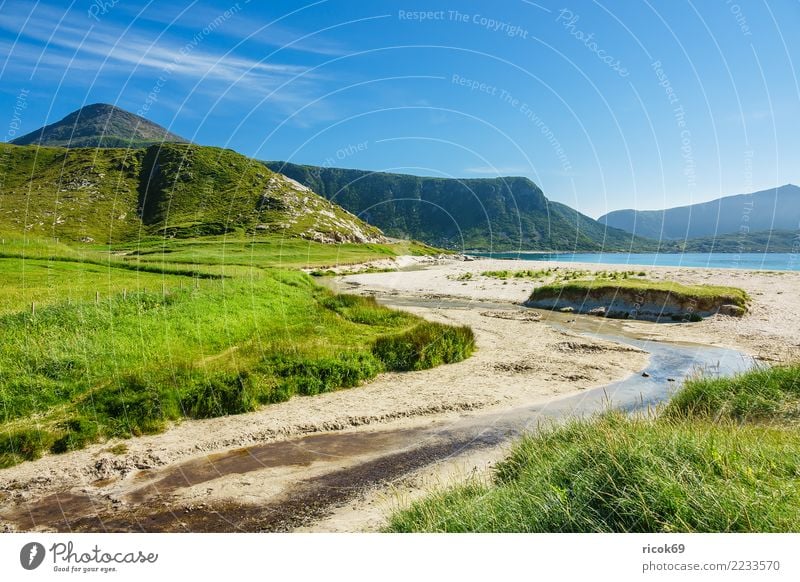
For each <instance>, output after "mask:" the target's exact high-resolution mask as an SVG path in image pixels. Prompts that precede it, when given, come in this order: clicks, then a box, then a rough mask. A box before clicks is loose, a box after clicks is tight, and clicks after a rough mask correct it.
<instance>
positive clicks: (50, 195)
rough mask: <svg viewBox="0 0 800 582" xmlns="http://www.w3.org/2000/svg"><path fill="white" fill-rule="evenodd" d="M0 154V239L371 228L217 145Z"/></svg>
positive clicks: (348, 236)
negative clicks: (0, 199) (0, 193)
mask: <svg viewBox="0 0 800 582" xmlns="http://www.w3.org/2000/svg"><path fill="white" fill-rule="evenodd" d="M0 159H2V161H3V163H2V170H1V172H2V185H3V207H2V209H0V233H3V236H5V235H8V236H16V237H23V236H30V237H52V238H58V239H60V240H62V241H72V242H79V241H83V242H94V241H97V242H102V243H109V244H113V243H119V242H125V243H135V242H136V241H138V240H140V239H143V238H144V239H147V238H149V237H157V236H161V237H167V238H172V237H177V238H189V237H198V236H212V235H230V236H233V237H235V238H236V237H238V238H243V237H248V236H249V237H253V238H260V237H261V236H270V235H271V236H275V235H282V236H286V237H294V236H296V237H301V238H306V239H318V238H324V239H326V240H327V241H328V242H331V241H337V242H347V241H350V242H360V241H365V240H375V239H376V237H378V236H379V235H380V233H379V231H378V230H377V229H375V228H374V227H372V226H370V225H367V224H366V223H364V222H363V221H361V220H359V219H358V218H356V217H355V216H353V215H351V214H349V213H347V212H346V211H344V210H343V209H342V208H340V207H338V206H336V205H334V204H331V203H330V202H328V201H327V200H325V199H324V198H322V197H320V196H317V195H316V194H314V193H313V192H310V191H308V190H306V189H304V188H302V187H297V186H296V185H295V184H293V183H292V182H290V181H289V180H287V179H286V178H284V177H283V176H280V175H278V174H275V173H273V172H272V171H270V170H269V169H267V168H266V166H264V164H262V163H260V162H258V161H255V160H252V159H250V158H247V157H245V156H242V155H240V154H237V153H236V152H233V151H231V150H226V149H222V148H213V147H204V146H197V145H190V144H175V143H167V144H162V145H160V146H151V147H148V148H143V149H113V148H74V149H66V148H57V147H38V146H13V145H8V144H0Z"/></svg>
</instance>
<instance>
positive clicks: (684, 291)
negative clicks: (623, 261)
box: [532, 279, 749, 307]
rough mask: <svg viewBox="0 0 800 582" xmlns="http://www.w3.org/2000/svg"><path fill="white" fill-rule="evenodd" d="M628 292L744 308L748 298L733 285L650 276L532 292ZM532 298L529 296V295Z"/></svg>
mask: <svg viewBox="0 0 800 582" xmlns="http://www.w3.org/2000/svg"><path fill="white" fill-rule="evenodd" d="M622 290H629V291H641V292H643V293H644V292H649V291H660V292H663V293H669V294H670V295H671V296H673V297H675V298H676V299H678V300H687V301H689V300H696V301H699V302H701V303H705V302H713V303H731V304H733V305H738V306H739V307H746V306H747V302H748V300H749V297H748V295H747V293H746V292H744V291H743V290H742V289H738V288H736V287H723V286H718V285H683V284H681V283H676V282H674V281H652V280H650V279H617V280H614V281H613V282H611V281H608V280H604V279H591V280H586V281H584V280H576V281H569V282H563V283H556V284H553V285H544V286H542V287H539V288H537V289H536V290H535V291H534V295H535V296H536V298H537V299H538V298H539V297H540V296H550V295H564V294H569V293H574V294H581V295H587V294H588V295H590V296H591V295H596V294H598V295H599V294H604V293H608V292H612V293H615V292H618V291H622ZM532 297H533V296H532Z"/></svg>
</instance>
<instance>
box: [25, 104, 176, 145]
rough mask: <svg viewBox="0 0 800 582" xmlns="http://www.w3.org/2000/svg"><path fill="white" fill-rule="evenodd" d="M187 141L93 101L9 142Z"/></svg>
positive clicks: (100, 143) (74, 143) (51, 143)
mask: <svg viewBox="0 0 800 582" xmlns="http://www.w3.org/2000/svg"><path fill="white" fill-rule="evenodd" d="M187 141H188V140H185V139H183V138H182V137H180V136H177V135H175V134H174V133H170V132H169V131H167V130H166V129H164V128H163V127H161V126H160V125H156V124H155V123H153V122H151V121H148V120H146V119H145V118H144V117H139V116H138V115H134V114H133V113H130V112H128V111H125V110H124V109H120V108H119V107H115V106H114V105H107V104H105V103H95V104H94V105H87V106H85V107H82V108H80V109H78V110H77V111H73V112H72V113H70V114H69V115H67V116H66V117H65V118H64V119H62V120H61V121H57V122H56V123H52V124H50V125H46V126H44V127H42V128H41V129H37V130H36V131H32V132H31V133H28V134H26V135H23V136H22V137H18V138H17V139H15V140H13V141H12V142H11V143H13V144H15V145H33V144H37V145H44V146H56V147H68V148H83V147H106V148H108V147H113V148H128V147H129V148H141V147H147V146H149V145H154V144H160V143H163V142H175V143H187Z"/></svg>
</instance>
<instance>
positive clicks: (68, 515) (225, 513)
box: [4, 297, 753, 532]
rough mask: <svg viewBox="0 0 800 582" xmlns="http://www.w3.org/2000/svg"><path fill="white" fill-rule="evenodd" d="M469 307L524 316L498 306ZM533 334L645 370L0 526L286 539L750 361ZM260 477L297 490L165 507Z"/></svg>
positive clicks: (179, 477)
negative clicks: (440, 475)
mask: <svg viewBox="0 0 800 582" xmlns="http://www.w3.org/2000/svg"><path fill="white" fill-rule="evenodd" d="M380 301H381V302H382V303H384V304H386V305H388V306H393V307H403V306H410V305H413V306H423V307H433V308H436V309H440V310H441V309H445V310H446V309H465V308H470V309H475V308H476V302H468V301H459V300H442V299H433V300H423V299H419V298H413V299H409V298H405V299H404V298H398V297H388V298H383V299H380ZM479 305H480V307H481V308H497V307H500V308H502V309H506V310H508V309H525V308H522V307H514V306H510V305H509V304H491V303H485V302H481V303H480V304H479ZM542 323H543V324H546V325H551V326H555V327H557V328H559V329H564V330H568V331H570V332H572V333H579V334H581V335H584V336H588V337H595V338H600V339H604V340H609V341H613V342H618V343H622V344H627V345H630V346H634V347H636V348H639V349H642V350H645V351H647V352H649V353H650V359H649V362H648V365H647V367H646V368H645V369H644V370H642V371H640V372H638V373H636V374H634V375H631V376H630V377H628V378H626V379H624V380H620V381H618V382H614V383H612V384H609V385H607V386H604V387H600V388H594V389H589V390H586V391H584V392H579V393H573V394H571V395H569V396H565V397H560V398H556V399H554V400H551V401H548V402H545V403H540V404H536V405H532V406H524V407H517V408H512V409H508V410H503V411H499V412H498V411H485V412H477V413H471V414H465V415H462V416H460V417H459V418H458V419H455V420H453V419H449V420H447V419H446V420H435V421H431V422H430V423H428V424H426V425H425V426H422V427H419V428H403V429H386V428H384V429H381V428H376V429H375V430H368V431H358V432H350V431H340V432H326V433H318V434H312V435H309V436H305V437H300V438H294V439H290V440H285V441H278V442H270V443H265V444H260V445H255V446H251V447H246V448H238V449H234V450H230V451H226V452H222V453H218V454H214V455H209V456H207V457H203V458H200V459H192V460H189V461H185V462H182V463H179V464H176V465H170V466H167V467H165V468H163V469H156V470H153V471H143V472H141V474H140V475H138V476H137V477H134V478H135V479H140V480H141V481H142V484H141V486H139V487H138V488H134V490H133V491H132V492H129V493H127V495H126V497H125V499H124V500H123V501H122V502H120V500H109V499H107V497H108V496H102V495H92V494H89V493H82V494H78V493H74V492H64V493H60V494H54V495H50V496H48V497H45V498H44V499H41V500H39V501H37V502H36V503H34V504H30V505H29V506H27V507H20V508H18V511H16V512H12V513H11V514H8V513H7V514H6V515H4V518H6V519H8V520H9V521H11V522H12V523H14V525H15V526H16V527H17V528H18V529H33V528H36V527H46V528H48V529H55V530H60V531H194V532H198V531H206V532H207V531H214V532H229V531H291V530H293V529H295V528H297V527H302V526H307V525H309V524H313V523H315V522H316V521H319V520H320V519H322V518H324V517H325V516H327V515H329V514H330V513H331V511H332V510H333V509H334V508H336V507H338V506H341V505H342V504H344V503H347V502H349V501H352V500H354V499H357V498H359V496H361V495H363V493H364V492H365V491H368V490H370V489H372V488H375V487H382V486H386V485H388V484H390V483H392V482H393V481H396V480H399V479H402V478H404V477H406V476H408V475H409V474H411V473H412V472H414V471H416V470H418V469H421V468H423V467H426V466H429V465H431V464H432V463H436V462H439V461H442V460H445V459H448V458H452V457H455V456H458V455H461V454H464V453H468V452H474V451H476V450H478V449H481V448H486V447H495V446H497V445H500V444H502V443H504V442H506V441H508V439H512V438H515V437H518V436H519V435H520V434H522V433H523V432H526V431H531V430H536V429H537V427H539V426H540V425H542V424H543V423H544V424H547V423H553V422H562V421H564V420H566V419H569V418H573V417H578V416H585V415H590V414H595V413H598V412H602V411H604V410H607V409H609V408H615V409H621V410H625V411H628V412H632V413H633V412H637V411H645V410H647V409H648V408H652V407H654V406H656V405H658V404H659V403H662V402H665V401H666V400H667V399H669V397H670V396H671V394H673V393H674V392H675V391H676V390H677V389H678V388H679V387H680V385H681V383H682V381H683V380H684V379H685V378H686V377H688V376H690V375H692V374H697V373H703V374H706V375H711V376H727V375H731V374H735V373H737V372H742V371H745V370H747V369H748V368H750V367H751V366H752V365H753V362H752V359H751V358H749V357H748V356H746V355H745V354H742V353H740V352H737V351H735V350H731V349H726V348H720V347H712V346H704V345H698V344H679V343H668V342H659V341H652V340H646V339H641V338H638V337H635V336H633V335H631V334H630V333H627V332H626V331H625V330H624V329H623V327H622V326H621V325H619V323H618V322H613V321H610V320H605V319H598V318H592V317H589V316H568V315H566V314H558V313H549V312H545V313H543V317H542ZM652 325H660V324H652ZM312 465H313V468H314V469H315V470H314V471H307V472H306V473H305V474H306V475H308V474H310V475H312V476H310V477H308V476H304V473H303V472H302V469H306V468H308V467H312ZM320 467H322V468H323V470H322V471H319V470H318V469H319V468H320ZM264 470H278V471H286V470H295V471H297V474H298V478H297V479H296V480H295V481H292V483H291V486H289V487H287V488H286V490H285V491H283V492H282V493H280V494H278V495H276V496H275V497H274V498H271V499H270V500H269V501H268V502H266V503H261V504H257V505H252V504H250V505H248V504H246V503H239V502H238V501H236V502H235V501H227V502H214V503H209V504H202V505H201V506H198V507H181V508H180V509H176V507H175V502H174V495H175V494H176V493H177V492H178V491H179V490H181V489H184V488H186V487H193V486H197V485H200V484H202V483H205V482H209V481H212V480H215V479H219V478H220V477H224V476H226V475H232V474H236V475H246V474H248V473H250V472H254V471H264ZM259 478H262V479H263V478H265V477H264V476H263V475H262V476H261V477H259ZM267 478H268V477H267Z"/></svg>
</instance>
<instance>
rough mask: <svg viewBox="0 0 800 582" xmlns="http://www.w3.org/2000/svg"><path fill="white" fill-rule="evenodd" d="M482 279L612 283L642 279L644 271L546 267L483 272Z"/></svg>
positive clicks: (644, 274)
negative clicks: (606, 280) (620, 280)
mask: <svg viewBox="0 0 800 582" xmlns="http://www.w3.org/2000/svg"><path fill="white" fill-rule="evenodd" d="M481 275H483V276H484V277H489V278H491V279H502V280H505V279H526V280H531V281H547V280H550V281H571V280H574V279H586V278H591V279H610V280H613V281H616V280H619V279H627V278H628V277H644V276H646V275H647V273H645V272H644V271H587V270H583V269H563V268H561V267H548V268H547V269H518V270H510V269H503V270H501V271H483V272H482V273H481Z"/></svg>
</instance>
